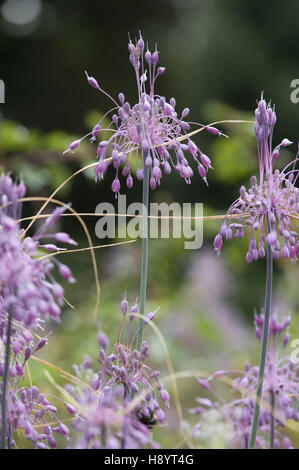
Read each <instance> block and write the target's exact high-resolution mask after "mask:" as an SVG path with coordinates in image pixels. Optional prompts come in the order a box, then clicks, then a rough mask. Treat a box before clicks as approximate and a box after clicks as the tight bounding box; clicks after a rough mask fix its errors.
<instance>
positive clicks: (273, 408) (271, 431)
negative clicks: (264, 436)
mask: <svg viewBox="0 0 299 470" xmlns="http://www.w3.org/2000/svg"><path fill="white" fill-rule="evenodd" d="M270 397H271V429H270V449H274V431H275V418H274V412H275V395H274V391H273V390H271V392H270Z"/></svg>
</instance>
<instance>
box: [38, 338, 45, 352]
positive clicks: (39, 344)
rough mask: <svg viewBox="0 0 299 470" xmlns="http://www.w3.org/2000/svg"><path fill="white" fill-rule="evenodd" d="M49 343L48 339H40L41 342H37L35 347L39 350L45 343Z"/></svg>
mask: <svg viewBox="0 0 299 470" xmlns="http://www.w3.org/2000/svg"><path fill="white" fill-rule="evenodd" d="M46 344H47V340H46V339H44V338H43V339H40V340H39V342H38V343H37V345H36V348H35V351H39V350H40V349H42V348H43V347H44V346H45V345H46Z"/></svg>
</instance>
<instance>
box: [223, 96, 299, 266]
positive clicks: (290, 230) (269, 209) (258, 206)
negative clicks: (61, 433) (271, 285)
mask: <svg viewBox="0 0 299 470" xmlns="http://www.w3.org/2000/svg"><path fill="white" fill-rule="evenodd" d="M275 122H276V114H275V112H274V109H272V108H271V106H270V105H269V104H268V105H267V104H266V102H265V100H264V99H263V98H261V100H260V101H259V103H258V107H257V109H256V110H255V124H254V131H255V134H256V140H257V153H258V160H259V180H258V179H257V178H256V176H252V178H251V187H250V188H249V189H248V190H246V188H245V186H242V187H241V188H240V197H239V198H238V199H237V200H236V201H235V202H234V203H233V204H232V205H231V206H230V208H229V210H228V212H227V214H226V217H225V219H224V221H223V223H222V226H221V229H220V232H219V234H218V235H217V236H216V238H215V240H214V248H215V250H216V251H217V253H218V254H219V253H220V252H221V249H222V245H223V238H226V239H227V240H230V239H232V237H233V236H234V237H235V238H243V237H244V235H245V233H248V235H249V249H248V252H247V254H246V261H247V263H251V262H252V261H256V260H258V259H259V257H261V258H263V257H264V256H265V242H266V243H267V244H268V245H269V246H270V247H271V250H272V253H273V256H274V259H276V260H277V259H279V257H280V256H281V257H282V258H284V259H290V260H291V261H296V260H297V257H298V254H299V242H298V234H297V232H296V230H295V227H294V224H293V221H292V217H291V216H292V215H297V216H298V213H299V189H298V188H297V187H296V186H295V184H296V182H297V179H298V171H299V170H298V169H297V168H296V164H297V162H298V153H297V155H296V158H295V160H293V161H292V162H291V163H289V164H288V165H287V166H286V167H285V168H284V169H283V170H282V171H280V170H278V169H275V162H276V161H277V160H278V158H279V152H280V149H281V147H287V146H289V145H290V144H291V143H292V142H290V141H289V140H288V139H283V140H282V142H281V143H280V144H279V145H278V146H277V147H275V148H274V150H273V148H272V139H273V129H274V125H275ZM231 216H233V218H234V219H237V221H236V222H231V220H230V217H231Z"/></svg>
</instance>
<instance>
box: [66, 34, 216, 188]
mask: <svg viewBox="0 0 299 470" xmlns="http://www.w3.org/2000/svg"><path fill="white" fill-rule="evenodd" d="M128 48H129V60H130V63H131V64H132V66H133V68H134V72H135V76H136V81H137V91H138V102H137V103H136V104H134V105H131V104H130V103H129V102H128V101H126V99H125V95H124V93H120V94H119V95H118V100H115V99H113V98H112V97H110V96H109V95H108V94H107V93H106V92H105V91H104V90H103V89H102V88H101V87H100V85H99V84H98V82H97V80H95V79H94V78H93V77H90V76H89V75H88V74H87V73H86V76H87V80H88V82H89V84H90V85H91V86H92V87H93V88H96V89H97V90H99V91H101V92H102V93H104V94H105V95H106V96H108V97H109V98H110V99H111V100H112V102H113V108H112V109H111V110H110V111H108V112H107V113H106V114H105V116H104V117H103V118H102V119H101V121H100V122H99V123H98V124H96V126H95V127H94V128H93V130H92V131H91V132H90V133H89V134H87V135H86V136H84V137H82V138H81V139H79V140H76V141H75V142H72V143H71V144H70V146H69V148H68V149H67V150H66V152H68V151H73V150H75V149H76V148H77V147H78V146H79V145H80V143H81V142H82V140H83V139H84V138H85V137H88V136H90V137H91V141H95V140H96V139H97V138H98V136H99V135H101V140H100V142H99V143H98V147H97V158H98V159H99V163H98V165H97V166H96V168H95V174H96V179H101V178H103V175H104V173H105V171H106V170H107V167H108V166H109V165H113V166H114V168H115V172H116V175H115V179H114V181H113V183H112V191H113V192H114V193H115V194H116V195H117V194H118V193H119V191H120V188H121V184H120V173H121V174H122V176H123V177H124V178H125V179H126V185H127V187H128V188H131V187H132V186H133V176H132V170H131V161H132V158H133V156H134V158H136V160H137V173H136V176H137V179H138V180H143V161H142V158H141V154H143V155H145V158H144V164H145V165H146V166H147V167H148V168H149V169H150V187H151V189H155V188H156V186H157V185H159V184H160V180H161V178H162V174H163V172H164V173H165V174H166V175H168V174H169V173H171V169H172V168H174V169H175V171H176V172H177V173H178V174H179V175H180V176H181V177H182V178H183V179H184V180H185V181H186V182H187V183H190V181H191V178H192V176H193V170H192V168H191V166H190V164H189V161H188V156H189V157H191V158H192V159H193V160H195V162H196V164H197V167H198V172H199V175H200V176H201V178H202V179H203V180H204V181H205V182H206V174H207V171H208V170H209V168H212V166H211V161H210V159H209V157H208V156H206V155H204V154H203V153H202V152H201V151H200V150H199V148H198V147H197V145H196V144H195V143H194V142H193V141H192V140H191V139H190V138H187V132H188V131H189V129H190V124H189V123H188V122H187V121H185V118H186V117H187V115H188V114H189V109H188V108H185V109H184V110H183V111H182V113H181V114H178V112H177V111H176V109H175V108H176V101H175V99H174V98H171V99H170V101H169V102H168V101H167V100H166V98H165V97H164V96H159V95H157V93H156V91H155V85H156V80H157V79H158V77H160V76H161V75H163V74H164V72H165V67H161V66H158V60H159V52H158V50H157V47H156V48H155V50H153V51H152V52H150V51H149V49H148V48H147V47H145V44H144V41H143V38H142V36H141V35H140V37H139V39H138V40H137V41H136V43H135V44H133V43H132V41H131V40H130V42H129V46H128ZM108 116H110V119H111V122H110V124H109V126H108V127H105V128H103V127H102V126H103V120H104V119H105V118H106V117H108ZM206 130H207V131H208V132H210V133H212V134H214V135H220V134H221V133H220V132H219V131H218V129H216V128H214V127H209V126H207V127H206ZM182 139H184V142H186V143H181V140H182ZM135 155H136V157H135ZM110 156H112V158H111V159H110V160H107V159H106V158H107V157H110ZM120 167H122V170H121V169H120ZM162 170H163V171H162Z"/></svg>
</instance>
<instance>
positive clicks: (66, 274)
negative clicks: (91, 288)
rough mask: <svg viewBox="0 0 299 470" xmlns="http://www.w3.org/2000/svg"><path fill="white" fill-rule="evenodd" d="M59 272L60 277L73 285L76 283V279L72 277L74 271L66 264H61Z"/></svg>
mask: <svg viewBox="0 0 299 470" xmlns="http://www.w3.org/2000/svg"><path fill="white" fill-rule="evenodd" d="M58 270H59V274H60V276H61V277H63V279H65V280H66V281H68V282H71V283H73V282H75V279H74V277H73V275H72V271H71V270H70V268H69V267H68V266H67V265H66V264H62V263H60V264H59V267H58Z"/></svg>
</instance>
